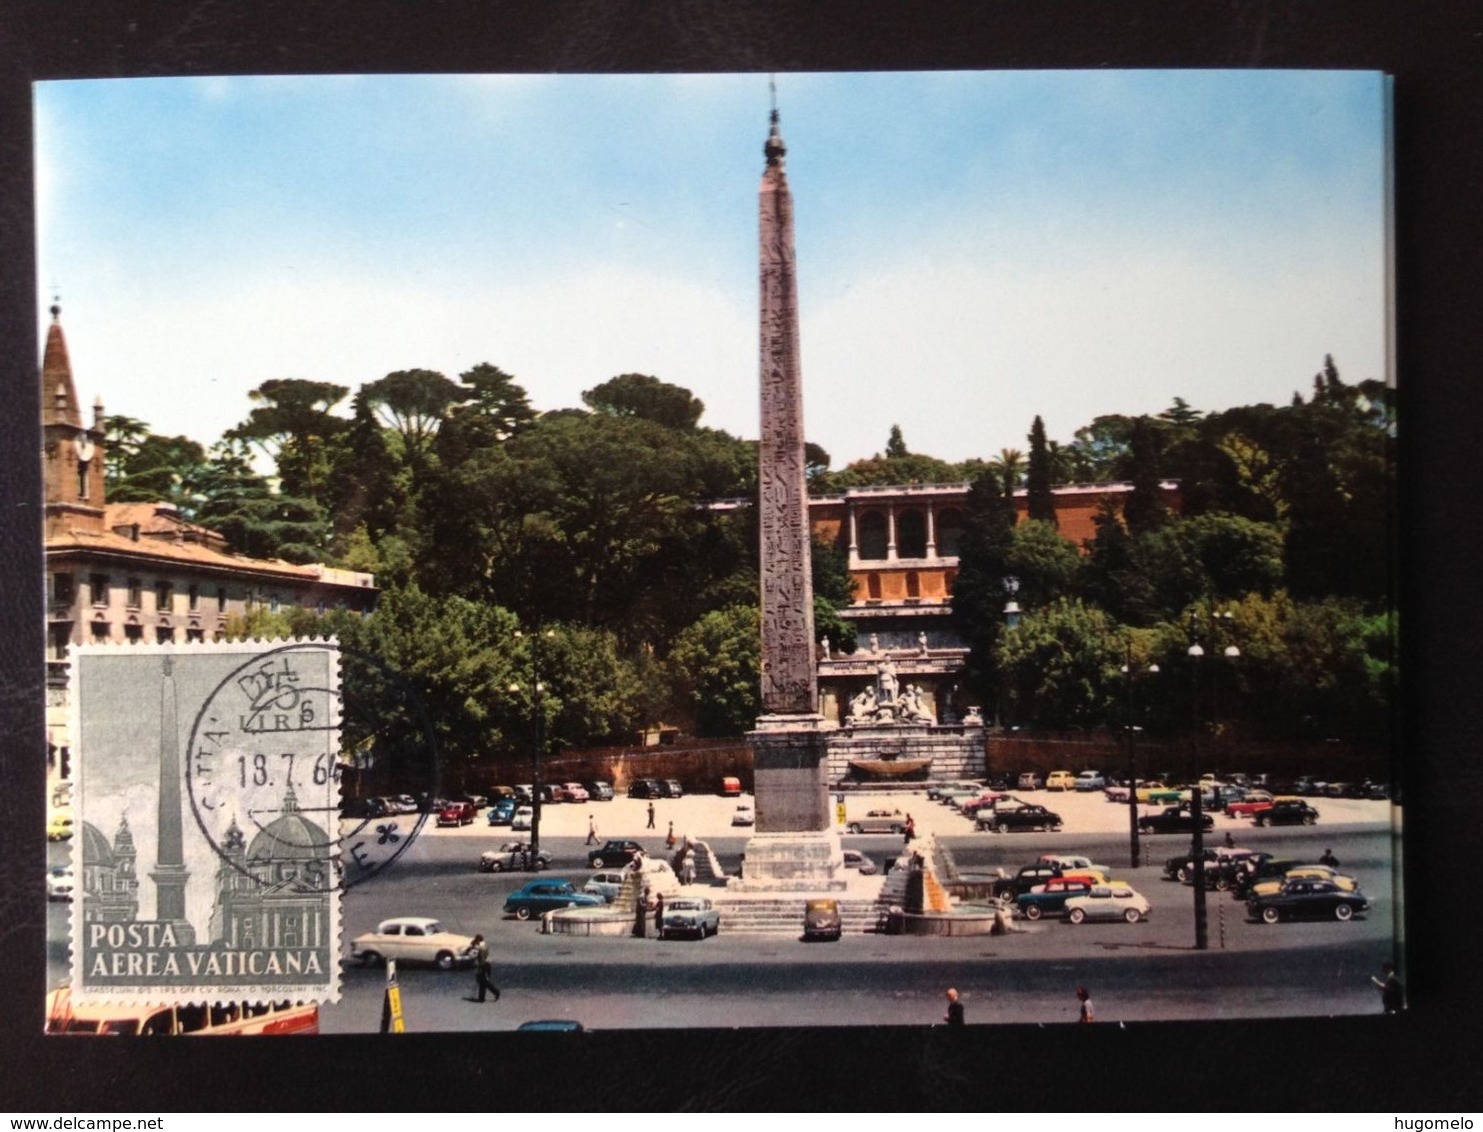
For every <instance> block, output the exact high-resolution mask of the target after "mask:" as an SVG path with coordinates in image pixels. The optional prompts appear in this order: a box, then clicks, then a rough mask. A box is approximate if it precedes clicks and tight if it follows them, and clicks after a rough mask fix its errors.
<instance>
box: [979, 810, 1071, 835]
mask: <svg viewBox="0 0 1483 1132" xmlns="http://www.w3.org/2000/svg"><path fill="white" fill-rule="evenodd" d="M973 824H974V828H975V829H980V830H982V829H992V830H993V831H994V832H995V833H1008V832H1009V831H1010V830H1012V829H1043V830H1048V831H1050V832H1051V833H1059V832H1060V831H1061V815H1060V814H1058V813H1056V812H1055V811H1053V810H1047V809H1046V808H1045V807H1044V806H1037V805H1034V804H1032V803H1024V804H1021V805H1018V806H1010V807H1007V808H1006V807H1005V806H1003V805H999V806H995V807H994V808H993V809H991V810H980V811H979V812H978V817H977V819H975V821H974V823H973Z"/></svg>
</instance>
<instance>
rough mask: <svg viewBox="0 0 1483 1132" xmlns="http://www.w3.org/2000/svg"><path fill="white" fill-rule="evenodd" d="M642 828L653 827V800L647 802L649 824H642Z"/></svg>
mask: <svg viewBox="0 0 1483 1132" xmlns="http://www.w3.org/2000/svg"><path fill="white" fill-rule="evenodd" d="M644 828H645V829H653V828H654V803H653V802H650V803H649V824H648V825H646V826H644Z"/></svg>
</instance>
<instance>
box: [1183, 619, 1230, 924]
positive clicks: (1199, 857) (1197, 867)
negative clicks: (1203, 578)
mask: <svg viewBox="0 0 1483 1132" xmlns="http://www.w3.org/2000/svg"><path fill="white" fill-rule="evenodd" d="M1234 620H1235V617H1234V615H1233V614H1232V613H1231V612H1230V610H1220V611H1217V610H1214V609H1212V610H1211V611H1210V630H1209V638H1210V645H1211V647H1212V648H1214V647H1215V646H1216V645H1217V643H1218V641H1217V638H1218V637H1219V635H1220V633H1221V632H1222V629H1224V631H1225V632H1230V630H1231V626H1232V622H1233V621H1234ZM1199 631H1200V624H1199V614H1197V613H1192V614H1190V646H1189V649H1188V653H1189V658H1190V660H1191V662H1192V664H1191V666H1190V667H1191V674H1192V677H1193V680H1194V695H1193V707H1194V711H1193V714H1194V724H1195V726H1194V729H1193V739H1194V750H1193V755H1194V779H1195V781H1194V785H1193V787H1192V788H1191V790H1190V818H1191V821H1192V823H1193V825H1194V837H1193V839H1192V840H1191V844H1190V851H1191V853H1192V855H1193V857H1194V861H1193V865H1194V875H1195V949H1196V950H1197V951H1204V950H1206V949H1207V948H1208V947H1209V946H1210V940H1209V932H1208V930H1207V923H1206V916H1205V829H1204V801H1205V800H1204V797H1203V796H1202V794H1203V788H1202V785H1201V782H1200V748H1201V741H1200V735H1199V730H1200V719H1199V714H1200V663H1199V662H1200V661H1201V660H1203V659H1204V658H1205V649H1204V646H1202V645H1201V644H1200V639H1199ZM1240 655H1241V650H1240V649H1239V648H1237V647H1236V646H1235V645H1234V644H1228V645H1226V646H1225V648H1223V649H1222V650H1221V656H1223V657H1225V659H1227V660H1235V659H1236V658H1238V657H1239V656H1240ZM1215 716H1216V711H1215V673H1214V672H1213V671H1212V672H1211V674H1210V724H1211V726H1212V727H1213V726H1214V725H1215Z"/></svg>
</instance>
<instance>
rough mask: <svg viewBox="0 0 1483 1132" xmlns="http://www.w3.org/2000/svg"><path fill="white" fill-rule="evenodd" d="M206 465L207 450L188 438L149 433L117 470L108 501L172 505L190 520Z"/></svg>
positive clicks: (109, 490)
mask: <svg viewBox="0 0 1483 1132" xmlns="http://www.w3.org/2000/svg"><path fill="white" fill-rule="evenodd" d="M110 463H112V462H111V461H110ZM205 464H206V451H205V449H203V448H202V447H201V446H200V445H199V444H198V443H196V442H195V441H194V440H191V439H190V438H189V437H186V436H157V435H155V434H154V433H150V434H148V435H147V436H145V437H144V438H143V439H141V440H140V441H139V442H138V443H137V444H136V445H134V446H133V450H132V451H130V452H129V453H127V455H125V457H124V458H123V460H122V461H120V462H119V464H118V465H116V466H115V467H114V469H113V471H114V480H113V482H112V483H111V484H109V486H108V502H109V503H154V502H159V503H172V504H174V505H175V506H176V508H177V509H178V510H179V511H180V513H181V515H183V516H184V517H186V518H190V517H191V516H192V515H193V514H194V510H195V504H196V496H195V484H196V482H197V480H199V478H200V476H201V472H202V470H203V468H204V466H205Z"/></svg>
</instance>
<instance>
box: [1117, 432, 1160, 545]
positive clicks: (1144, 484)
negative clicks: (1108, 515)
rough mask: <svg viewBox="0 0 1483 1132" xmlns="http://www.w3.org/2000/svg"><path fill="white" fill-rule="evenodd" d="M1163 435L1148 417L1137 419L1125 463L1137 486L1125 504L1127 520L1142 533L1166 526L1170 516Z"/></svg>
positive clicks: (1129, 477)
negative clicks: (1165, 486)
mask: <svg viewBox="0 0 1483 1132" xmlns="http://www.w3.org/2000/svg"><path fill="white" fill-rule="evenodd" d="M1162 454H1163V444H1162V438H1161V437H1160V435H1159V431H1158V429H1157V428H1155V427H1154V425H1153V424H1152V423H1151V422H1150V421H1149V419H1148V418H1147V417H1139V418H1138V419H1137V420H1135V421H1134V422H1133V431H1132V433H1131V435H1130V436H1129V439H1128V454H1127V458H1126V462H1125V464H1124V467H1125V475H1126V478H1128V479H1129V480H1131V481H1132V483H1133V490H1132V491H1131V492H1129V493H1128V499H1127V502H1126V503H1124V504H1123V522H1125V523H1126V524H1127V526H1128V530H1129V531H1130V532H1131V533H1133V534H1135V535H1140V534H1144V533H1146V532H1148V531H1152V530H1155V529H1157V528H1158V527H1160V526H1162V525H1163V524H1164V523H1165V522H1166V521H1167V520H1168V518H1169V505H1168V504H1167V503H1165V502H1164V493H1163V489H1162V488H1161V487H1160V484H1161V483H1162V482H1163V468H1162V464H1161V457H1162Z"/></svg>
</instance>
